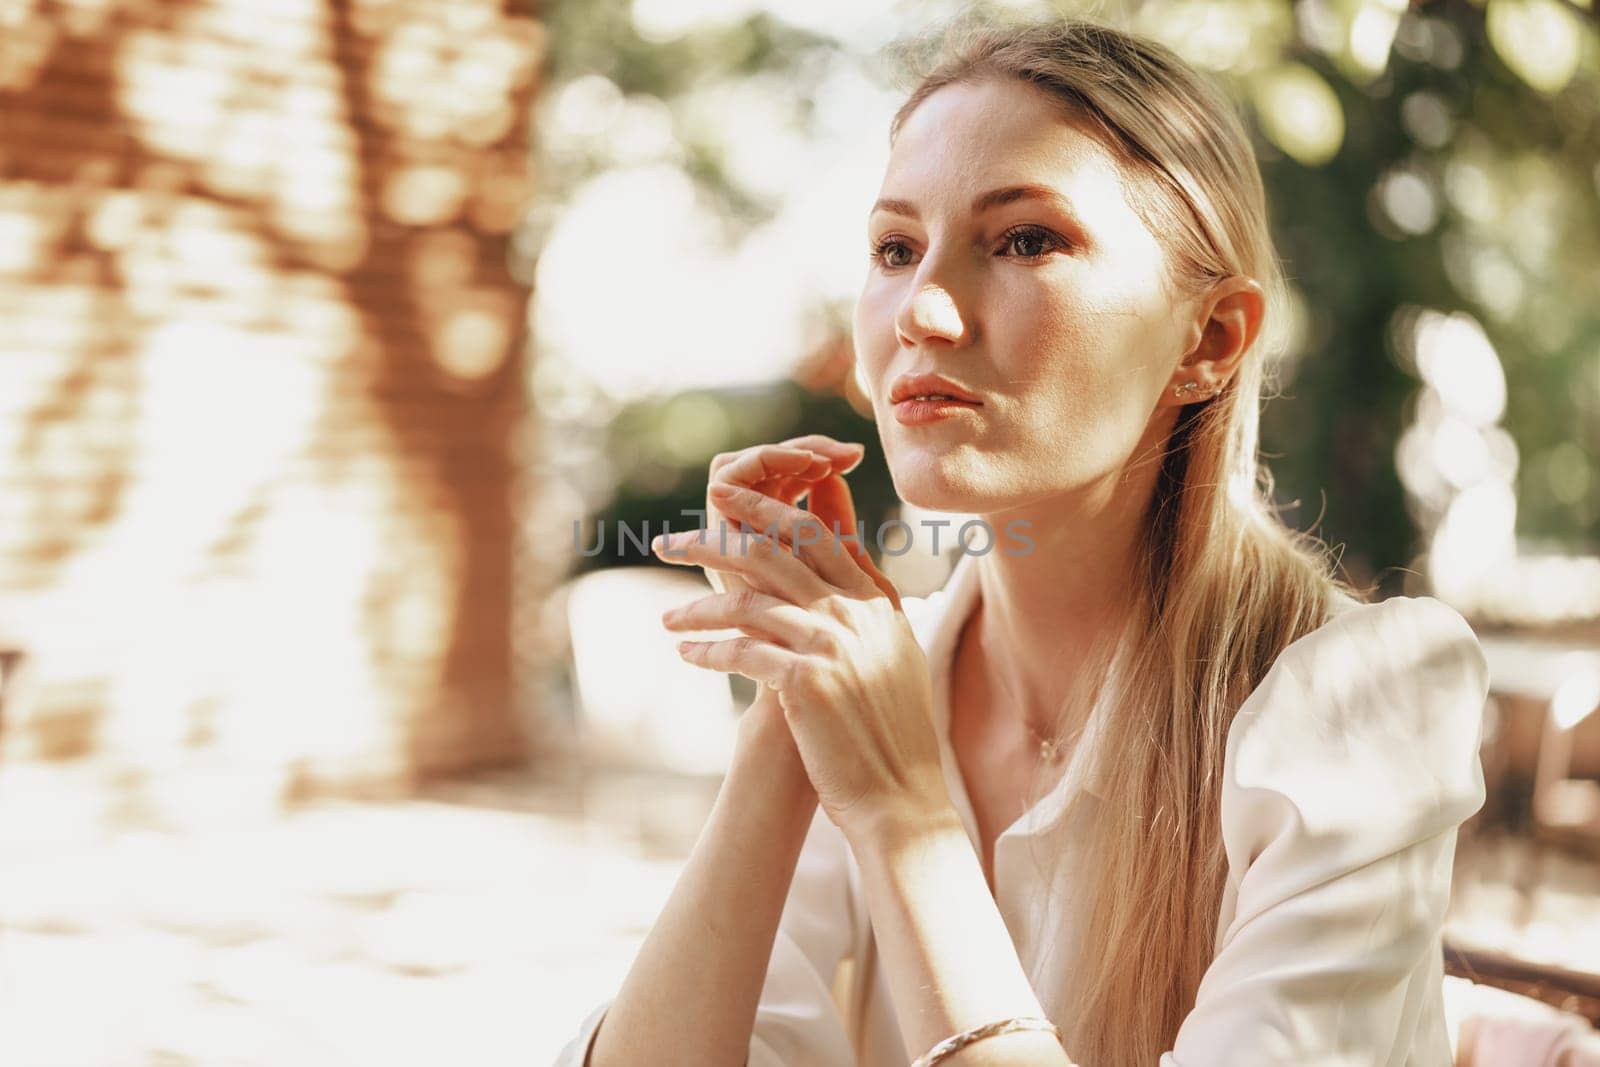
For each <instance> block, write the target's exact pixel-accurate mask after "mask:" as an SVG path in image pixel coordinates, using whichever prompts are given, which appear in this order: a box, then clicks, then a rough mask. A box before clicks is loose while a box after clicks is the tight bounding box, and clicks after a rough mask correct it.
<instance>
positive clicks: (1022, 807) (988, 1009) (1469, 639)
mask: <svg viewBox="0 0 1600 1067" xmlns="http://www.w3.org/2000/svg"><path fill="white" fill-rule="evenodd" d="M891 141H892V153H891V157H890V161H889V164H888V169H887V173H886V174H885V176H884V180H883V185H882V189H881V196H880V199H879V200H878V201H877V203H876V204H875V205H874V206H873V208H872V211H871V214H870V216H869V220H868V229H869V243H870V247H871V255H872V260H871V266H870V271H869V274H868V276H867V280H866V283H865V288H864V290H863V292H862V294H861V298H860V302H859V305H858V307H857V311H856V317H855V350H856V354H857V358H858V360H859V362H860V367H861V370H862V372H863V375H862V376H863V379H864V382H865V384H866V386H867V387H868V390H869V392H870V395H871V399H872V404H873V409H874V411H875V412H876V414H877V417H878V427H879V433H880V436H881V439H882V442H883V447H884V451H885V454H886V455H887V457H888V463H889V465H890V468H891V471H892V473H893V477H894V482H895V487H896V489H897V491H898V492H899V494H900V496H901V497H903V498H904V499H906V500H908V501H911V502H913V503H915V504H917V505H921V506H923V507H926V508H931V509H935V510H940V511H948V512H959V513H971V514H974V515H977V516H981V517H982V519H983V520H985V522H986V523H987V524H988V527H989V531H991V532H992V535H993V537H994V546H993V549H992V550H989V551H983V544H982V542H984V541H985V540H986V538H987V537H988V536H989V535H988V534H985V533H980V534H979V535H978V536H977V538H976V539H975V541H974V545H973V548H972V551H971V552H970V553H969V554H964V555H963V556H962V557H961V559H960V561H959V563H958V564H957V566H956V568H955V570H954V573H953V574H952V576H951V578H950V579H949V582H948V584H947V585H946V586H945V587H944V588H943V589H941V590H940V591H939V592H937V593H935V594H933V595H932V596H930V597H928V598H925V599H917V598H909V599H907V600H906V601H905V602H904V603H903V604H902V603H901V602H900V599H899V597H898V596H897V595H896V593H895V591H894V589H893V586H892V585H890V584H889V583H888V582H887V580H886V579H884V578H883V576H882V575H881V574H879V573H878V572H877V570H876V568H874V567H873V565H872V564H871V562H870V560H868V559H867V558H865V557H864V556H863V555H862V554H861V553H860V551H859V549H858V548H857V547H856V546H855V545H853V544H849V543H846V544H845V545H844V546H843V547H841V545H840V540H841V539H840V538H835V537H834V536H833V534H832V533H831V532H829V533H826V534H824V535H823V536H822V537H821V538H820V539H818V538H817V537H816V536H815V534H816V532H817V531H816V528H815V527H816V525H817V520H818V519H821V520H823V521H824V522H826V523H827V524H828V525H832V523H833V522H835V521H837V522H839V523H840V526H839V528H838V529H839V532H840V533H841V534H848V533H850V532H851V531H852V530H853V519H852V513H851V509H850V504H849V494H848V491H847V490H846V489H845V488H844V482H843V480H842V478H841V477H840V475H841V474H843V473H844V472H846V471H848V470H849V469H850V468H851V467H852V466H853V465H854V464H855V463H856V462H857V461H859V459H860V457H861V454H862V450H861V449H860V448H859V447H858V446H850V445H844V444H840V443H838V442H835V441H831V440H828V439H825V438H817V437H807V438H799V439H797V440H794V441H790V442H785V443H784V444H783V445H771V446H761V447H757V448H752V449H747V450H745V451H744V452H740V453H736V454H732V455H727V456H720V457H718V460H717V461H716V462H715V463H713V466H712V472H711V486H710V490H709V497H710V500H709V503H710V506H711V508H712V509H714V511H715V512H716V513H717V514H718V516H719V517H726V518H727V519H729V520H735V521H738V522H743V523H745V524H747V525H748V526H750V527H752V528H755V529H760V530H767V529H769V528H771V527H772V526H773V524H776V525H777V528H778V531H779V534H780V539H779V540H778V541H777V542H776V543H772V542H768V543H765V544H762V543H761V542H757V541H752V542H750V544H749V545H747V546H746V547H745V548H744V549H743V550H741V548H740V544H739V538H737V537H733V538H729V539H728V540H727V543H726V545H725V546H724V545H723V544H722V543H720V541H719V539H718V538H717V537H714V536H712V537H704V536H698V535H696V534H694V533H692V532H691V533H689V534H687V535H679V536H678V538H677V539H676V540H675V541H673V542H670V543H667V544H664V545H662V546H661V547H660V548H659V549H658V551H659V552H660V554H661V555H662V558H664V559H668V560H670V561H672V562H675V563H679V564H683V565H695V566H700V567H704V568H706V570H707V572H708V573H709V574H711V575H712V576H713V582H714V584H716V585H717V587H718V588H719V589H721V590H723V591H722V592H719V593H717V594H716V595H712V596H708V597H706V598H704V599H701V600H698V601H696V602H694V603H693V604H691V605H689V606H686V607H685V608H682V609H678V610H677V611H674V612H671V613H669V615H668V617H667V619H666V624H667V626H668V628H669V629H672V630H675V631H682V632H688V631H695V630H706V629H723V628H730V629H737V630H740V631H742V632H743V634H744V635H745V636H744V637H742V638H741V639H737V640H729V641H717V642H701V643H694V644H689V645H687V646H685V648H684V651H683V655H684V656H685V657H686V659H687V660H688V661H689V662H691V663H693V664H696V665H699V666H702V667H706V668H708V669H712V670H718V671H729V672H737V673H739V674H743V675H746V676H747V677H750V678H752V679H756V680H758V681H760V682H762V683H765V685H766V687H767V688H765V689H764V690H763V692H762V697H761V698H760V699H759V700H758V701H757V702H756V703H755V705H754V706H752V707H751V709H750V710H749V712H748V713H747V714H746V715H745V717H744V718H743V719H742V720H741V724H740V728H739V729H740V736H739V744H738V747H737V755H736V756H735V758H734V760H733V763H732V766H731V767H730V770H729V773H728V775H727V778H726V780H725V781H724V783H723V786H722V791H721V793H720V795H719V796H718V799H717V802H716V804H715V806H714V810H713V812H712V814H711V816H710V818H709V820H708V822H707V824H706V826H705V828H704V831H703V832H702V834H701V836H700V839H699V840H698V842H697V843H696V845H695V848H694V852H693V854H692V856H691V857H690V859H689V862H688V865H687V867H686V868H685V870H684V873H683V875H682V877H681V879H680V880H679V882H678V884H677V886H676V888H675V890H674V892H673V895H672V897H671V899H670V900H669V901H668V903H667V905H666V908H665V910H664V911H663V912H662V914H661V916H660V919H659V921H658V922H657V924H656V926H655V928H654V929H653V930H652V931H651V932H650V934H649V936H648V938H647V939H646V940H645V942H644V945H643V947H642V949H641V950H640V953H639V956H638V959H637V961H636V962H635V963H634V965H633V968H632V970H631V971H630V972H629V974H628V976H627V979H626V980H625V981H624V983H623V985H622V988H621V990H620V991H619V992H618V994H617V996H616V997H615V999H614V1000H612V1001H610V1002H608V1003H607V1004H605V1005H602V1006H601V1007H599V1008H597V1009H596V1010H595V1011H594V1013H593V1014H592V1015H591V1016H590V1017H589V1019H588V1020H587V1021H586V1023H585V1024H584V1025H583V1027H582V1028H581V1031H580V1032H579V1034H578V1035H577V1036H576V1037H575V1038H574V1040H573V1041H572V1043H571V1044H570V1045H569V1046H568V1047H567V1049H566V1051H565V1052H564V1053H563V1058H562V1060H561V1061H560V1063H561V1064H563V1065H572V1067H577V1065H579V1064H585V1063H587V1064H588V1065H589V1067H617V1065H622V1064H652V1065H664V1064H685V1065H689V1064H692V1065H696V1067H700V1065H708V1064H710V1065H716V1064H730V1065H738V1064H741V1063H746V1062H748V1063H749V1064H750V1065H751V1067H768V1065H778V1064H784V1065H789V1067H796V1065H807V1067H811V1065H815V1067H840V1065H846V1064H850V1063H859V1064H862V1065H863V1067H888V1065H891V1064H892V1065H895V1067H904V1065H905V1064H907V1063H908V1062H911V1061H912V1060H913V1059H915V1060H916V1061H917V1062H918V1063H919V1064H930V1063H936V1062H946V1063H949V1064H952V1065H955V1064H960V1065H972V1067H977V1065H999V1064H1007V1065H1010V1064H1017V1065H1021V1064H1027V1065H1040V1067H1044V1065H1051V1067H1057V1065H1065V1064H1069V1063H1075V1064H1081V1065H1083V1067H1112V1065H1130V1067H1131V1065H1139V1067H1156V1065H1165V1067H1178V1065H1182V1067H1202V1065H1204V1067H1213V1065H1223V1064H1228V1065H1258V1064H1285V1065H1288V1064H1294V1065H1297V1067H1304V1065H1310V1064H1341V1065H1355V1064H1360V1065H1363V1067H1365V1065H1378V1064H1394V1065H1397V1067H1398V1065H1402V1064H1428V1065H1438V1064H1448V1063H1449V1062H1450V1056H1451V1054H1450V1046H1449V1040H1448V1037H1447V1032H1446V1026H1445V1021H1444V1017H1443V1014H1442V999H1441V971H1442V966H1441V964H1442V961H1441V949H1440V931H1441V925H1442V922H1443V916H1444V911H1445V906H1446V902H1447V898H1448V896H1449V889H1450V875H1451V861H1452V857H1453V854H1454V849H1455V838H1456V832H1457V828H1458V826H1459V824H1460V823H1461V822H1462V821H1463V820H1465V819H1466V818H1467V817H1468V816H1470V815H1472V814H1473V813H1474V812H1475V811H1476V810H1477V809H1478V808H1479V806H1480V805H1481V803H1482V800H1483V795H1484V794H1483V779H1482V774H1481V770H1480V765H1479V762H1478V743H1479V732H1480V724H1481V713H1482V708H1483V702H1484V697H1485V692H1486V688H1487V674H1486V669H1485V665H1484V661H1483V656H1482V653H1481V651H1480V649H1479V647H1478V645H1477V642H1476V640H1475V639H1474V637H1473V634H1472V631H1471V630H1470V629H1469V628H1468V626H1467V625H1466V623H1465V622H1464V621H1463V620H1462V618H1461V617H1460V616H1459V615H1458V614H1456V613H1455V612H1454V611H1453V610H1451V609H1450V608H1448V607H1446V606H1445V605H1444V604H1442V603H1440V602H1438V601H1436V600H1433V599H1430V598H1404V597H1402V598H1397V599H1391V600H1387V601H1384V602H1381V603H1366V602H1364V601H1363V600H1362V599H1360V598H1359V597H1358V596H1355V595H1353V594H1352V591H1351V590H1349V589H1348V588H1346V587H1345V586H1343V585H1342V584H1341V583H1340V582H1339V581H1338V580H1337V579H1336V578H1335V577H1334V576H1333V575H1332V573H1331V568H1330V566H1329V564H1328V562H1327V559H1326V556H1325V553H1323V552H1322V551H1320V550H1319V549H1318V547H1317V546H1316V545H1315V543H1313V542H1311V541H1308V540H1306V539H1304V538H1301V537H1299V536H1297V535H1295V534H1293V533H1292V532H1290V531H1289V530H1287V529H1286V528H1285V527H1284V526H1283V525H1282V524H1281V523H1280V522H1279V521H1278V519H1277V517H1276V515H1275V513H1274V512H1273V510H1272V509H1271V507H1270V505H1269V504H1268V503H1267V499H1268V494H1267V491H1266V488H1265V487H1264V486H1263V485H1261V484H1259V483H1260V482H1262V481H1264V478H1263V477H1262V472H1261V471H1260V469H1259V468H1258V464H1257V441H1256V431H1257V416H1258V409H1259V407H1260V404H1261V399H1262V389H1263V378H1264V375H1265V374H1266V372H1267V371H1268V369H1269V364H1268V360H1269V357H1270V355H1271V354H1272V351H1273V349H1274V348H1275V347H1276V346H1277V344H1278V342H1277V340H1275V339H1274V337H1273V336H1272V331H1273V330H1274V329H1275V324H1276V323H1277V322H1278V321H1279V320H1281V318H1282V317H1283V299H1284V283H1283V279H1282V276H1281V273H1280V268H1279V265H1278V263H1277V261H1276V258H1275V254H1274V251H1273V247H1272V243H1271V239H1270V237H1269V234H1268V228H1267V212H1266V205H1265V202H1264V198H1263V192H1262V185H1261V179H1260V175H1259V172H1258V169H1257V166H1256V163H1255V160H1254V157H1253V155H1252V152H1251V149H1250V146H1249V141H1248V139H1247V137H1246V134H1245V132H1244V130H1243V129H1242V127H1241V124H1240V122H1239V121H1238V119H1237V117H1236V116H1235V114H1234V113H1233V111H1232V110H1231V108H1230V106H1229V104H1228V103H1227V101H1226V100H1225V99H1224V98H1223V97H1222V96H1221V95H1220V94H1219V93H1218V91H1217V90H1216V89H1215V88H1214V87H1213V86H1211V85H1210V84H1208V83H1207V82H1206V81H1205V80H1204V79H1203V78H1201V77H1200V76H1199V75H1197V74H1196V73H1195V72H1194V71H1193V70H1192V69H1191V68H1189V67H1188V66H1186V65H1185V64H1184V63H1183V62H1182V61H1181V60H1179V59H1178V58H1177V57H1176V56H1175V55H1174V54H1173V53H1172V52H1170V51H1169V50H1167V49H1165V48H1163V47H1161V46H1159V45H1157V44H1154V43H1152V42H1150V41H1148V40H1143V39H1140V38H1138V37H1134V36H1130V35H1127V34H1124V33H1121V32H1116V31H1113V30H1110V29H1106V28H1102V27H1098V26H1093V25H1086V24H1081V23H1050V24H1045V25H1038V26H1031V27H1024V28H1020V29H1019V28H1010V29H1005V30H994V29H987V30H979V31H976V32H974V33H972V34H969V35H967V36H966V37H964V38H962V39H961V41H960V43H959V44H958V45H957V46H956V47H954V48H953V50H951V51H949V52H948V53H947V55H946V56H945V57H944V59H943V60H942V62H941V63H940V64H939V65H938V66H937V67H936V68H935V69H934V70H933V71H932V73H931V74H929V75H928V76H927V77H926V79H925V80H924V81H922V82H921V84H920V85H919V86H918V88H917V89H916V90H915V91H914V92H913V93H912V94H911V97H910V99H909V100H907V101H906V103H905V105H904V107H903V108H902V109H901V110H900V112H899V114H898V115H897V116H896V118H895V121H894V124H893V127H892V132H891ZM919 398H920V399H919ZM930 398H932V399H930ZM940 398H943V399H940ZM808 491H809V497H808V498H807V501H808V505H809V507H810V511H809V512H808V511H803V510H799V509H798V508H796V507H795V506H793V505H794V504H795V502H797V501H798V500H799V499H801V497H802V496H803V495H804V494H806V493H807V492H808ZM806 520H810V524H811V529H810V530H809V532H807V531H806V530H805V523H806ZM1015 523H1025V524H1026V525H1025V526H1017V525H1010V526H1008V524H1015ZM1008 529H1010V530H1024V531H1025V533H1026V537H1027V539H1028V540H1029V541H1030V542H1031V549H1028V550H1021V549H1019V548H1018V546H1019V544H1020V542H1019V541H1018V540H1017V539H1015V538H1008V537H1007V536H1006V535H1005V531H1007V530H1008ZM809 542H814V543H809ZM847 961H848V962H849V963H850V964H851V968H850V970H849V971H848V972H847V973H848V975H849V981H848V982H847V983H845V982H841V983H839V987H840V988H842V989H847V992H845V993H841V1000H842V1003H840V1002H836V1000H835V998H834V990H835V980H836V976H837V974H838V972H839V968H840V965H841V964H842V963H845V962H847ZM836 1005H837V1006H836Z"/></svg>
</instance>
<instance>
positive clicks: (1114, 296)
mask: <svg viewBox="0 0 1600 1067" xmlns="http://www.w3.org/2000/svg"><path fill="white" fill-rule="evenodd" d="M1127 180H1129V179H1126V178H1125V177H1124V176H1123V173H1122V170H1121V168H1120V166H1119V165H1118V163H1117V162H1116V161H1115V160H1114V159H1113V157H1112V156H1111V155H1110V154H1108V153H1107V151H1106V150H1105V149H1104V148H1103V147H1102V146H1101V145H1100V143H1099V142H1098V141H1096V140H1095V139H1094V138H1093V137H1092V136H1090V135H1088V134H1086V133H1084V132H1083V131H1082V130H1081V129H1080V128H1079V127H1078V126H1076V125H1075V124H1074V123H1073V122H1072V121H1070V120H1068V119H1067V118H1064V117H1063V113H1062V111H1061V110H1060V109H1059V107H1058V106H1057V105H1056V104H1054V103H1053V102H1052V100H1051V99H1050V98H1048V97H1046V96H1045V95H1044V94H1043V93H1042V92H1041V91H1040V90H1036V89H1033V88H1030V87H1028V86H1026V85H1024V84H1021V83H1010V82H1003V81H998V80H984V81H981V82H978V83H976V84H955V85H949V86H946V87H944V88H942V89H940V90H938V91H937V92H935V93H933V94H932V95H931V96H929V97H928V98H927V99H926V100H924V101H923V102H922V103H921V105H920V106H918V107H917V109H916V110H915V111H914V112H912V114H911V115H910V116H909V117H908V118H907V120H906V122H905V124H904V126H902V128H901V130H900V134H899V136H898V137H897V138H896V140H895V143H894V147H893V150H892V152H891V153H890V158H889V165H888V170H887V172H886V174H885V175H884V179H883V186H882V188H881V191H880V193H879V197H880V199H879V201H878V203H877V204H876V205H875V206H874V209H873V211H872V213H871V216H870V218H869V221H868V240H869V246H870V247H872V248H874V249H876V250H877V253H876V255H875V256H874V258H873V261H872V263H871V265H870V266H869V268H868V273H867V279H866V283H865V285H864V287H863V289H862V293H861V298H860V300H859V301H858V303H857V305H856V312H855V324H854V331H855V350H856V354H857V359H858V360H859V361H860V364H861V370H862V373H863V375H864V378H865V382H866V385H867V388H868V391H869V393H870V395H871V398H872V406H873V411H874V413H875V415H876V417H877V421H878V427H879V434H880V436H881V437H882V439H883V446H884V450H885V454H886V455H887V457H888V462H889V469H890V472H891V474H892V476H893V478H894V483H895V488H896V490H897V491H898V492H899V494H900V496H901V497H902V498H903V499H905V500H907V501H909V502H911V503H913V504H916V505H919V506H921V507H926V508H932V509H935V510H939V511H952V512H966V513H973V514H993V513H996V512H1000V511H1004V510H1006V509H1009V508H1014V507H1020V506H1023V505H1026V504H1028V503H1030V502H1033V501H1037V500H1042V499H1045V498H1047V497H1051V496H1055V495H1058V494H1061V493H1066V492H1071V491H1073V490H1076V489H1081V488H1084V487H1086V486H1091V485H1094V484H1096V483H1097V482H1102V481H1103V480H1104V479H1105V478H1106V476H1107V475H1113V474H1115V473H1117V472H1119V471H1121V470H1122V469H1123V468H1124V467H1125V466H1126V465H1127V464H1128V462H1129V460H1130V458H1132V457H1134V456H1135V455H1136V454H1143V453H1144V452H1145V451H1146V450H1151V451H1153V450H1154V449H1156V448H1159V446H1160V445H1161V444H1162V443H1163V442H1164V441H1165V440H1166V436H1167V434H1168V433H1169V432H1170V430H1171V427H1172V425H1173V424H1174V422H1175V419H1176V414H1177V408H1176V406H1174V404H1173V402H1171V401H1170V400H1167V399H1166V398H1168V397H1170V396H1171V390H1170V389H1168V388H1167V386H1168V385H1169V384H1170V380H1171V377H1172V373H1173V370H1174V368H1175V367H1176V366H1177V364H1178V362H1179V360H1180V358H1181V357H1182V356H1183V355H1184V353H1185V351H1186V350H1187V348H1188V346H1190V345H1192V343H1193V341H1194V339H1195V337H1197V336H1198V335H1197V334H1194V335H1191V331H1192V330H1193V329H1195V327H1194V326H1193V324H1192V323H1191V322H1190V317H1189V316H1188V315H1187V314H1186V305H1185V304H1181V303H1179V302H1178V301H1179V299H1180V298H1179V297H1177V296H1176V295H1175V294H1174V292H1173V291H1172V290H1171V288H1170V286H1169V285H1168V284H1167V282H1166V265H1165V258H1164V254H1163V251H1162V248H1161V246H1160V244H1159V243H1158V241H1157V240H1156V238H1155V235H1154V234H1152V233H1151V232H1150V231H1149V229H1147V228H1146V226H1145V225H1144V223H1143V222H1142V221H1141V220H1140V218H1139V216H1138V214H1137V213H1135V211H1134V210H1133V209H1132V208H1131V207H1130V206H1129V204H1128V202H1127V200H1126V199H1124V183H1125V181H1127ZM921 373H930V374H938V375H942V376H943V377H945V378H947V379H949V380H950V382H952V383H953V384H954V385H955V386H958V387H960V388H961V389H964V390H966V391H967V392H968V393H970V394H972V395H973V396H974V397H976V398H977V399H978V400H979V401H981V405H979V406H970V405H962V406H955V407H949V406H947V407H946V408H944V409H943V410H942V412H939V413H938V414H937V416H936V417H932V418H929V417H928V416H927V414H926V412H925V413H924V415H923V418H922V421H918V420H917V418H916V417H915V416H914V415H913V414H912V412H910V411H909V410H907V409H906V406H904V405H902V407H901V408H900V409H898V410H897V408H896V406H895V405H894V404H893V403H892V402H891V391H892V390H893V389H894V388H895V384H896V380H897V379H899V378H900V377H901V376H902V375H906V374H921ZM919 391H920V390H919ZM925 407H926V405H924V408H925ZM908 419H909V422H907V421H903V420H908ZM1106 484H1113V485H1114V484H1115V481H1114V480H1113V481H1111V482H1109V483H1106Z"/></svg>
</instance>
